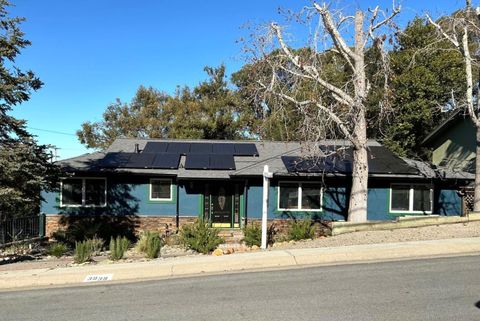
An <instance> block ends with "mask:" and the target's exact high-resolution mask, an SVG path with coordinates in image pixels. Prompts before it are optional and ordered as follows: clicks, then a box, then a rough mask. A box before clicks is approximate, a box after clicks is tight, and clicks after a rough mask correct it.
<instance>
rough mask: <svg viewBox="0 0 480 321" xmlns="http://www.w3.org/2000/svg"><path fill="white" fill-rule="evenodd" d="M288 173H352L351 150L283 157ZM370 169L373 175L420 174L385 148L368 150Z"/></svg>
mask: <svg viewBox="0 0 480 321" xmlns="http://www.w3.org/2000/svg"><path fill="white" fill-rule="evenodd" d="M282 161H283V164H284V165H285V167H286V168H287V171H288V172H298V173H323V172H324V173H344V174H349V173H352V150H351V148H349V149H347V150H346V151H344V152H343V153H342V154H334V155H330V156H327V157H318V158H315V157H310V158H306V157H301V156H282ZM368 167H369V173H371V174H411V175H415V174H418V170H417V169H415V168H413V167H411V166H409V165H408V164H407V163H406V162H405V161H404V160H403V159H401V158H399V157H397V156H395V154H393V153H392V152H391V151H389V150H388V149H386V148H385V147H383V146H371V147H369V150H368Z"/></svg>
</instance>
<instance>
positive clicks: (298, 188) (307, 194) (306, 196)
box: [278, 182, 322, 211]
mask: <svg viewBox="0 0 480 321" xmlns="http://www.w3.org/2000/svg"><path fill="white" fill-rule="evenodd" d="M278 209H279V210H280V211H321V210H322V187H321V185H320V184H316V183H303V182H302V183H290V182H288V183H286V182H285V183H282V182H281V183H280V184H279V185H278Z"/></svg>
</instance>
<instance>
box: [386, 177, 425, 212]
mask: <svg viewBox="0 0 480 321" xmlns="http://www.w3.org/2000/svg"><path fill="white" fill-rule="evenodd" d="M402 185H403V186H409V187H410V189H409V193H408V210H392V190H393V189H392V186H402ZM414 186H425V187H427V188H429V189H430V210H429V211H414V210H413V198H414V191H415V189H414ZM389 210H390V213H398V214H402V213H408V214H410V213H412V214H432V211H433V187H432V185H430V184H421V183H420V184H415V183H412V184H410V183H394V184H390V204H389Z"/></svg>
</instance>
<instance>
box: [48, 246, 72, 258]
mask: <svg viewBox="0 0 480 321" xmlns="http://www.w3.org/2000/svg"><path fill="white" fill-rule="evenodd" d="M67 250H68V248H67V246H66V245H65V244H64V243H61V242H59V243H54V244H52V245H50V247H49V248H48V251H47V253H48V254H50V255H53V256H55V257H62V256H64V255H65V253H66V252H67Z"/></svg>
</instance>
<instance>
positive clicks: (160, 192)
mask: <svg viewBox="0 0 480 321" xmlns="http://www.w3.org/2000/svg"><path fill="white" fill-rule="evenodd" d="M150 200H152V201H171V200H172V180H171V179H151V180H150Z"/></svg>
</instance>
